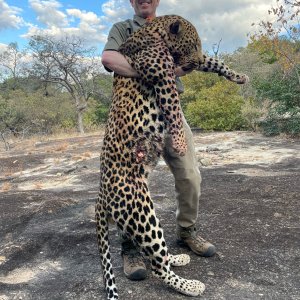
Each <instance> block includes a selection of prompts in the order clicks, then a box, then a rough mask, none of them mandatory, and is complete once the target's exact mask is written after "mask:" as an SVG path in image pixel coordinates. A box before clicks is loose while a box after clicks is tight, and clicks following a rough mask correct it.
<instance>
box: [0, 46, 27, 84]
mask: <svg viewBox="0 0 300 300" xmlns="http://www.w3.org/2000/svg"><path fill="white" fill-rule="evenodd" d="M24 57H25V53H24V52H21V51H20V50H19V47H18V44H17V43H10V44H9V45H8V47H7V49H6V50H5V51H4V52H2V53H1V54H0V67H1V68H2V69H3V72H2V77H3V78H2V80H3V79H7V78H11V79H12V89H15V88H16V87H17V83H18V79H19V78H21V77H22V75H24V73H25V68H24V64H23V62H22V59H23V58H24Z"/></svg>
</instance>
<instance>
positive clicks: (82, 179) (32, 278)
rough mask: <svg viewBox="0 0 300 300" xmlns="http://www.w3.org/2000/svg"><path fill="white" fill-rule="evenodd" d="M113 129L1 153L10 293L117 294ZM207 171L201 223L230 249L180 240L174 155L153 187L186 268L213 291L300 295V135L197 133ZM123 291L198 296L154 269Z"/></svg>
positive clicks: (0, 287)
mask: <svg viewBox="0 0 300 300" xmlns="http://www.w3.org/2000/svg"><path fill="white" fill-rule="evenodd" d="M101 138H102V137H101V134H98V135H96V134H95V135H90V136H85V137H73V138H65V139H56V140H48V141H47V140H44V141H40V142H37V141H36V142H35V141H32V140H31V141H23V142H22V143H19V144H15V147H14V148H12V150H11V151H10V152H5V151H1V152H0V299H1V300H8V299H23V300H27V299H28V300H29V299H34V300H39V299H40V300H56V299H57V300H58V299H59V300H60V299H79V300H91V299H105V298H106V297H105V293H104V290H103V284H102V275H101V270H100V262H99V257H98V252H97V244H96V234H95V222H94V216H93V211H94V203H95V199H96V196H97V189H98V176H99V174H98V169H99V149H100V145H101ZM195 142H196V149H197V155H198V157H199V161H200V162H201V172H202V176H203V182H202V197H201V205H200V211H199V220H198V224H197V226H198V228H199V230H200V232H201V233H202V235H203V236H204V237H206V238H207V239H209V240H210V241H212V242H213V243H214V244H215V245H216V246H217V249H218V255H216V256H214V257H212V258H202V257H197V256H196V255H193V254H192V253H191V252H190V251H188V250H187V249H182V248H178V247H177V245H176V243H175V201H174V198H175V192H174V189H173V178H172V175H171V173H170V172H169V171H168V168H167V167H166V166H165V164H164V163H163V162H160V163H159V165H158V166H157V167H156V168H155V170H154V171H153V172H152V176H151V178H150V188H151V192H152V197H153V198H154V202H155V206H156V210H157V214H158V216H159V217H160V220H161V223H162V225H163V227H164V230H165V236H166V239H167V242H168V245H169V248H170V250H171V252H173V253H184V252H186V253H189V254H190V255H191V263H190V264H189V265H188V266H185V267H181V268H176V272H177V273H178V274H180V275H181V276H184V277H187V278H193V279H199V280H201V281H203V282H204V283H205V284H206V291H205V293H204V295H203V296H202V297H200V298H201V299H207V300H208V299H209V300H213V299H215V300H222V299H226V300H227V299H230V300H234V299H236V300H241V299H251V300H252V299H253V300H257V299H272V300H273V299H277V300H288V299H291V300H296V299H300V267H299V266H300V223H299V221H300V201H299V200H300V179H299V178H300V176H299V175H300V170H299V168H300V142H299V140H298V141H297V140H290V139H286V138H266V137H263V136H261V135H259V134H257V133H247V132H239V133H237V132H233V133H205V134H204V133H195ZM111 240H112V256H113V260H114V271H115V274H116V277H117V284H118V287H119V293H120V298H121V299H147V300H149V299H170V298H172V299H187V298H188V297H185V296H183V295H180V294H178V293H176V292H175V291H173V290H171V289H169V288H167V287H166V286H164V285H163V284H162V283H161V282H160V281H158V280H157V279H154V278H153V277H152V276H151V274H150V272H149V277H148V279H146V280H145V281H142V282H130V281H128V280H127V279H126V278H125V276H124V275H123V273H122V262H121V259H120V255H119V251H120V248H119V244H118V240H117V236H116V230H115V229H114V228H113V227H112V228H111Z"/></svg>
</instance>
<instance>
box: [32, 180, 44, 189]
mask: <svg viewBox="0 0 300 300" xmlns="http://www.w3.org/2000/svg"><path fill="white" fill-rule="evenodd" d="M34 187H35V188H36V189H37V190H41V189H42V188H43V184H42V183H41V182H36V183H34Z"/></svg>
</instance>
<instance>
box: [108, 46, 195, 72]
mask: <svg viewBox="0 0 300 300" xmlns="http://www.w3.org/2000/svg"><path fill="white" fill-rule="evenodd" d="M102 64H103V65H104V66H105V67H106V68H108V69H110V70H112V71H113V72H115V73H117V74H119V75H121V76H125V77H139V74H138V73H137V71H136V70H135V69H133V68H132V66H131V65H130V64H129V63H128V61H127V60H126V58H125V57H124V55H122V54H121V53H119V52H118V51H110V50H107V51H104V52H103V54H102ZM188 73H190V72H185V71H183V70H182V68H181V67H176V69H175V74H176V76H178V77H181V76H184V75H186V74H188Z"/></svg>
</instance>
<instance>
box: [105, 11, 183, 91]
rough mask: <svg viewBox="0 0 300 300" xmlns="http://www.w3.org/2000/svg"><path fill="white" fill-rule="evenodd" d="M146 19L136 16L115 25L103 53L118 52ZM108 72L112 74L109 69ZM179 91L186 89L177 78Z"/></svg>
mask: <svg viewBox="0 0 300 300" xmlns="http://www.w3.org/2000/svg"><path fill="white" fill-rule="evenodd" d="M145 23H146V19H144V18H142V17H139V16H137V15H134V17H133V19H128V20H125V21H122V22H118V23H115V24H114V25H113V26H112V28H111V30H110V31H109V34H108V38H107V42H106V44H105V46H104V49H103V51H107V50H112V51H118V50H119V48H120V46H121V45H122V44H123V43H124V42H125V41H126V40H127V38H128V37H129V36H130V35H131V34H132V33H133V32H135V31H137V30H138V29H140V28H141V27H143V25H144V24H145ZM105 69H106V70H107V71H109V72H112V71H111V70H109V69H108V68H105ZM176 85H177V91H178V92H179V93H183V91H184V87H183V84H182V82H181V80H180V79H179V78H178V77H176Z"/></svg>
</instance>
